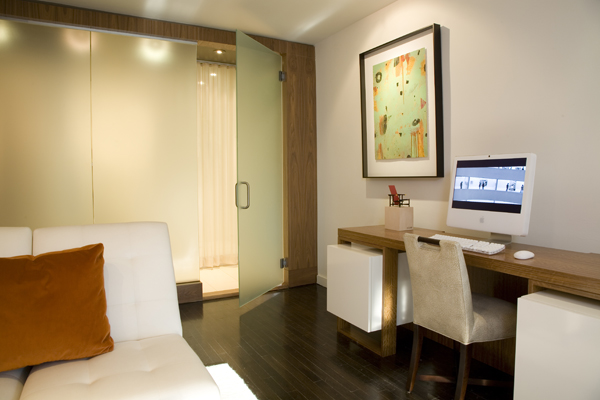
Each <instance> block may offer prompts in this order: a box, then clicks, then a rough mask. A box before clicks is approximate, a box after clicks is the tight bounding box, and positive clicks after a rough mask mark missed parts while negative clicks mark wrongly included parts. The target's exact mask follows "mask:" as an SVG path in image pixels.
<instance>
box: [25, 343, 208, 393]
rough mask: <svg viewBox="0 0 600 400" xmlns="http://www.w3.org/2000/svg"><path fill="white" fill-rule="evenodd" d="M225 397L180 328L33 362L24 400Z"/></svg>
mask: <svg viewBox="0 0 600 400" xmlns="http://www.w3.org/2000/svg"><path fill="white" fill-rule="evenodd" d="M84 399H85V400H108V399H110V400H120V399H140V400H159V399H161V400H166V399H169V400H184V399H190V400H191V399H202V400H205V399H206V400H211V399H215V400H216V399H220V394H219V389H218V388H217V386H216V385H215V383H214V381H213V379H212V377H211V376H210V374H209V373H208V371H207V370H206V368H204V365H203V364H202V362H201V361H200V359H199V358H198V356H197V355H196V354H195V353H194V351H193V350H192V349H191V348H190V346H189V345H188V344H187V342H186V341H185V339H183V338H182V337H181V336H179V335H177V334H171V335H165V336H160V337H156V338H149V339H142V340H139V341H129V342H120V343H116V344H115V349H114V351H113V352H111V353H105V354H102V355H99V356H96V357H93V358H90V359H82V360H76V361H68V362H64V361H58V362H53V363H46V364H41V365H38V366H36V367H34V368H33V369H32V371H31V374H30V375H29V378H28V379H27V384H26V385H25V388H24V389H23V393H22V395H21V400H84Z"/></svg>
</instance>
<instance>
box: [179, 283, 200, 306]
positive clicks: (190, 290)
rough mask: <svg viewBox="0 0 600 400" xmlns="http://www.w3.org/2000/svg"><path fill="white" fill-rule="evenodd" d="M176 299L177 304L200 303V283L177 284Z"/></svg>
mask: <svg viewBox="0 0 600 400" xmlns="http://www.w3.org/2000/svg"><path fill="white" fill-rule="evenodd" d="M177 299H178V301H179V304H184V303H193V302H195V301H202V282H200V281H198V282H187V283H178V284H177Z"/></svg>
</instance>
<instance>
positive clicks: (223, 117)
mask: <svg viewBox="0 0 600 400" xmlns="http://www.w3.org/2000/svg"><path fill="white" fill-rule="evenodd" d="M198 157H199V162H198V179H199V182H198V204H199V208H200V210H199V211H200V212H199V215H200V235H199V237H200V268H207V267H217V266H223V265H236V264H237V262H238V261H237V260H238V245H237V244H238V242H237V209H236V207H235V183H236V181H237V170H236V165H237V163H236V110H235V67H234V66H226V65H217V64H209V63H198Z"/></svg>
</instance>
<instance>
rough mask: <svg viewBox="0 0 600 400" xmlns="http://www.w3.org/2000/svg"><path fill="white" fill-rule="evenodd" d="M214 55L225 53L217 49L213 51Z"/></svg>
mask: <svg viewBox="0 0 600 400" xmlns="http://www.w3.org/2000/svg"><path fill="white" fill-rule="evenodd" d="M215 53H217V54H223V53H225V50H219V49H217V50H215Z"/></svg>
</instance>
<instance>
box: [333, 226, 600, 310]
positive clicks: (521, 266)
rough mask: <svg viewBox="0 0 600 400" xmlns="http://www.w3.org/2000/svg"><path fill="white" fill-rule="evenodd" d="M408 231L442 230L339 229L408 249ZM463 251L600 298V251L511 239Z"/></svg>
mask: <svg viewBox="0 0 600 400" xmlns="http://www.w3.org/2000/svg"><path fill="white" fill-rule="evenodd" d="M407 232H408V233H415V234H417V235H421V236H432V235H435V234H436V233H442V232H440V231H434V230H429V229H421V228H415V229H413V230H410V231H393V230H389V229H385V226H383V225H379V226H363V227H356V228H341V229H339V230H338V240H339V241H340V242H352V243H358V244H363V245H367V246H371V247H375V248H392V249H396V250H401V251H404V241H403V239H404V234H405V233H407ZM447 235H450V236H461V237H467V236H463V235H456V234H447ZM519 250H529V251H532V252H533V253H534V254H535V257H534V258H531V259H529V260H518V259H516V258H514V256H513V254H514V253H515V252H516V251H519ZM463 254H464V256H465V261H466V263H467V265H470V266H474V267H479V268H484V269H488V270H493V271H498V272H501V273H504V274H509V275H514V276H519V277H522V278H526V279H529V281H530V288H532V287H533V288H550V289H555V290H561V291H564V292H568V293H573V294H577V295H580V296H584V297H589V298H593V299H597V300H600V254H593V253H578V252H574V251H567V250H558V249H551V248H547V247H540V246H530V245H525V244H519V243H511V244H509V245H507V246H506V249H505V250H504V251H503V252H500V253H498V254H494V255H491V256H488V255H484V254H479V253H472V252H468V251H465V252H464V253H463ZM531 291H535V290H531Z"/></svg>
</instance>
